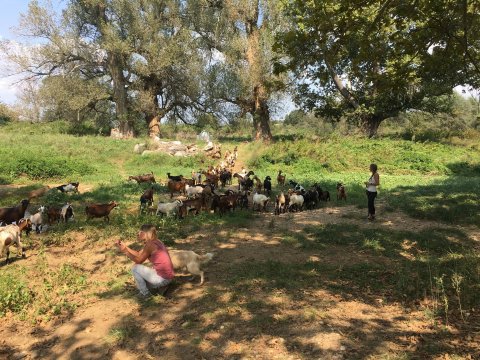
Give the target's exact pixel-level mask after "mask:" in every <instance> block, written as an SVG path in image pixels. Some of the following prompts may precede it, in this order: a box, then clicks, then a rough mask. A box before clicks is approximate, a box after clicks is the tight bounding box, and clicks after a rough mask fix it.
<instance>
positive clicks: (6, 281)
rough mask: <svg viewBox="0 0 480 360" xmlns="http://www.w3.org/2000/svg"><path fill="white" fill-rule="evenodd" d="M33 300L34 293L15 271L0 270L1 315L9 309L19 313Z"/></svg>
mask: <svg viewBox="0 0 480 360" xmlns="http://www.w3.org/2000/svg"><path fill="white" fill-rule="evenodd" d="M31 301H32V294H31V292H30V290H29V288H28V287H27V285H26V284H25V282H24V281H23V280H21V279H20V278H19V277H17V276H15V275H14V274H13V271H3V270H2V272H0V317H3V316H5V314H6V313H7V312H9V311H11V312H13V313H19V312H21V311H23V310H24V309H25V308H26V307H27V306H28V305H29V304H30V303H31Z"/></svg>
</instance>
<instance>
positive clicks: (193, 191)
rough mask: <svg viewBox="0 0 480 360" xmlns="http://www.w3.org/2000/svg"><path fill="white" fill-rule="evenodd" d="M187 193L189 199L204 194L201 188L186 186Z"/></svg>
mask: <svg viewBox="0 0 480 360" xmlns="http://www.w3.org/2000/svg"><path fill="white" fill-rule="evenodd" d="M185 192H186V194H187V197H189V198H190V197H194V196H195V195H200V194H201V193H202V192H203V187H201V186H190V185H188V184H187V185H185Z"/></svg>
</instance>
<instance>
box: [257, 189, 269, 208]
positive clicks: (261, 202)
mask: <svg viewBox="0 0 480 360" xmlns="http://www.w3.org/2000/svg"><path fill="white" fill-rule="evenodd" d="M269 200H270V198H268V197H267V196H265V195H263V194H257V193H255V194H254V195H253V211H255V205H258V209H259V210H260V211H261V210H262V209H263V211H266V210H267V203H268V201H269Z"/></svg>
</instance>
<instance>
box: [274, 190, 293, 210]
mask: <svg viewBox="0 0 480 360" xmlns="http://www.w3.org/2000/svg"><path fill="white" fill-rule="evenodd" d="M289 200H290V197H289V195H285V194H284V193H283V192H281V193H280V195H277V196H276V198H275V215H280V214H282V213H285V210H286V209H287V207H288V205H289Z"/></svg>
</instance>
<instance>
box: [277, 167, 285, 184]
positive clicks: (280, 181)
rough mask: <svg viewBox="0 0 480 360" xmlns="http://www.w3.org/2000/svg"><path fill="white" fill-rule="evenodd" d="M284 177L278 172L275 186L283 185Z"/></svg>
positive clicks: (280, 171)
mask: <svg viewBox="0 0 480 360" xmlns="http://www.w3.org/2000/svg"><path fill="white" fill-rule="evenodd" d="M285 178H286V176H285V175H282V170H278V175H277V184H278V185H282V186H283V185H285Z"/></svg>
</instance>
